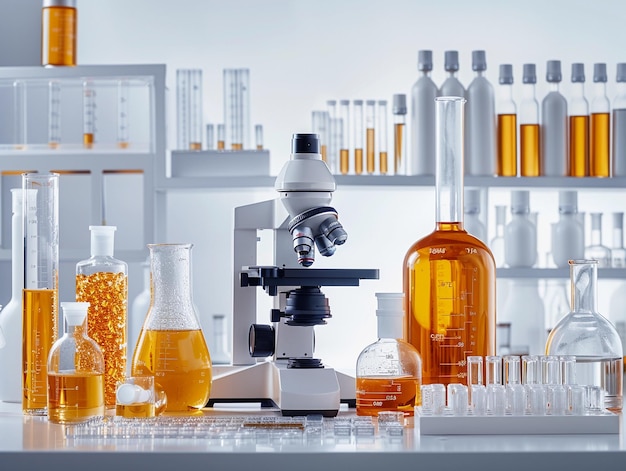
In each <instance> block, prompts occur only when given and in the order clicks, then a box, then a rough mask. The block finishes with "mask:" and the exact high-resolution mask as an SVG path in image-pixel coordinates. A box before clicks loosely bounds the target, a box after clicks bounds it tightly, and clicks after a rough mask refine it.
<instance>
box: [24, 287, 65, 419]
mask: <svg viewBox="0 0 626 471" xmlns="http://www.w3.org/2000/svg"><path fill="white" fill-rule="evenodd" d="M56 306H57V290H52V289H25V290H23V291H22V313H23V317H22V325H23V326H24V328H23V334H22V340H23V342H22V345H23V347H22V361H23V364H24V368H23V371H24V373H23V381H22V386H23V388H24V396H23V398H22V409H23V410H24V412H26V413H29V414H43V413H44V412H45V410H46V407H47V405H48V397H47V396H48V394H47V393H48V386H47V378H48V353H50V348H51V347H52V344H53V343H54V342H55V341H56V339H57V332H58V330H57V308H56Z"/></svg>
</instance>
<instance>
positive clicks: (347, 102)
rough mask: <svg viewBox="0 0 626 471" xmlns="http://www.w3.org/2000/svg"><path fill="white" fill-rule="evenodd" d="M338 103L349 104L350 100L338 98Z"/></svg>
mask: <svg viewBox="0 0 626 471" xmlns="http://www.w3.org/2000/svg"><path fill="white" fill-rule="evenodd" d="M339 104H340V105H343V106H346V105H349V104H350V100H339Z"/></svg>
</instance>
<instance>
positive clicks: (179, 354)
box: [132, 244, 212, 412]
mask: <svg viewBox="0 0 626 471" xmlns="http://www.w3.org/2000/svg"><path fill="white" fill-rule="evenodd" d="M148 248H149V249H150V267H151V270H150V271H151V274H152V279H151V293H152V296H151V303H150V310H149V311H148V315H147V316H146V320H145V322H144V324H143V327H142V329H141V333H140V334H139V340H138V341H137V347H136V348H135V352H134V354H133V361H132V375H133V376H154V377H155V382H156V383H158V384H160V385H161V386H162V387H163V389H164V390H165V393H166V395H167V411H168V412H173V411H174V412H176V411H179V412H180V411H188V410H190V409H200V408H202V407H204V406H205V405H206V402H207V401H208V399H209V394H210V392H211V379H212V375H211V357H210V355H209V349H208V347H207V344H206V341H205V338H204V334H203V333H202V330H201V328H200V322H199V320H198V316H197V314H196V310H195V308H194V305H193V300H192V297H191V248H192V245H191V244H150V245H148Z"/></svg>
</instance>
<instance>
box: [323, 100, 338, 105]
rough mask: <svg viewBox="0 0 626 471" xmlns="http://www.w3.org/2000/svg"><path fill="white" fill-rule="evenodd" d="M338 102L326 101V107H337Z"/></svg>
mask: <svg viewBox="0 0 626 471" xmlns="http://www.w3.org/2000/svg"><path fill="white" fill-rule="evenodd" d="M336 105H337V100H326V106H336Z"/></svg>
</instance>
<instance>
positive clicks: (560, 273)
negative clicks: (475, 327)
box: [496, 267, 626, 280]
mask: <svg viewBox="0 0 626 471" xmlns="http://www.w3.org/2000/svg"><path fill="white" fill-rule="evenodd" d="M496 277H497V278H533V279H549V278H563V279H567V280H569V279H570V270H569V268H568V267H566V268H498V269H497V270H496ZM598 278H602V279H608V280H620V279H626V268H598Z"/></svg>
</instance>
